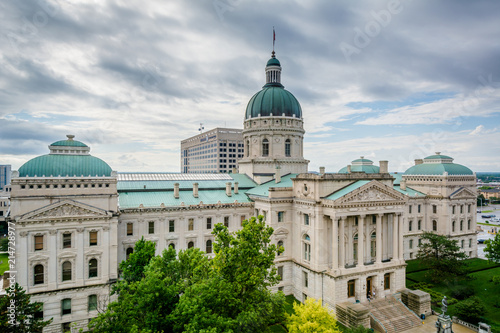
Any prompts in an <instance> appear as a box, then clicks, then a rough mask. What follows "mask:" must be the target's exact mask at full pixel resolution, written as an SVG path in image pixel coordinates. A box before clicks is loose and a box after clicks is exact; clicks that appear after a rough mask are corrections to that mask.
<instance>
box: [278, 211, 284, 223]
mask: <svg viewBox="0 0 500 333" xmlns="http://www.w3.org/2000/svg"><path fill="white" fill-rule="evenodd" d="M284 215H285V212H278V222H283V216H284Z"/></svg>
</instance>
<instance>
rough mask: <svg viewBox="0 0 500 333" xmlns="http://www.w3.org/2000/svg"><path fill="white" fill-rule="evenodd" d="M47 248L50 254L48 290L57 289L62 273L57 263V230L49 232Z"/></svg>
mask: <svg viewBox="0 0 500 333" xmlns="http://www.w3.org/2000/svg"><path fill="white" fill-rule="evenodd" d="M47 248H48V250H49V251H48V252H49V265H48V267H47V275H46V276H47V280H48V281H47V282H48V283H47V287H48V289H57V285H58V282H59V279H58V277H59V275H60V274H61V273H62V272H61V269H60V268H59V263H58V262H57V252H59V251H58V250H59V249H58V248H57V230H56V229H51V230H49V239H48V240H47Z"/></svg>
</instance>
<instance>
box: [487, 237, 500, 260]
mask: <svg viewBox="0 0 500 333" xmlns="http://www.w3.org/2000/svg"><path fill="white" fill-rule="evenodd" d="M484 243H485V244H486V247H485V248H484V253H485V257H486V258H488V260H490V261H494V262H500V234H496V235H495V238H493V239H487V240H486V241H484Z"/></svg>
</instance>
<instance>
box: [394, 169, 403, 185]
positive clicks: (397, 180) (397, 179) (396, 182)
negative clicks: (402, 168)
mask: <svg viewBox="0 0 500 333" xmlns="http://www.w3.org/2000/svg"><path fill="white" fill-rule="evenodd" d="M391 176H392V177H394V178H395V179H394V182H393V183H392V184H393V185H399V184H400V183H401V178H403V172H391Z"/></svg>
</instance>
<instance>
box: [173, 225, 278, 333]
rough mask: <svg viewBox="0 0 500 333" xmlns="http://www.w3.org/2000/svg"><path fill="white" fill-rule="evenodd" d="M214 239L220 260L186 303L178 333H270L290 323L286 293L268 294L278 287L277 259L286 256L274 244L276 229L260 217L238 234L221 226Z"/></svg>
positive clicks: (179, 314)
mask: <svg viewBox="0 0 500 333" xmlns="http://www.w3.org/2000/svg"><path fill="white" fill-rule="evenodd" d="M212 233H213V234H214V235H215V243H214V252H215V257H214V259H212V261H211V270H210V275H209V278H208V279H205V280H203V281H200V282H199V283H196V284H193V285H192V287H190V288H188V289H187V290H186V293H185V294H184V295H183V296H182V297H181V299H180V301H179V304H178V306H177V308H176V311H175V316H176V320H175V322H176V331H179V332H180V331H185V332H212V331H213V332H230V331H237V332H269V327H270V326H271V325H274V324H276V323H281V322H283V320H284V319H285V314H284V306H285V297H284V295H283V293H281V292H278V293H272V292H271V291H270V290H269V289H268V287H269V286H272V285H274V284H276V283H277V282H278V276H277V274H276V268H275V267H274V258H275V257H276V255H277V254H278V253H280V251H282V249H278V248H277V247H276V245H274V244H271V235H272V233H273V229H272V228H270V227H268V226H266V224H265V222H264V221H263V217H262V216H259V217H258V219H256V218H255V217H252V218H251V219H250V220H248V221H244V222H243V228H242V229H241V230H238V231H236V232H234V233H230V232H229V231H228V230H227V228H226V227H225V226H223V225H222V224H217V225H216V226H215V228H214V231H213V232H212ZM207 329H210V330H212V331H208V330H207Z"/></svg>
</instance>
